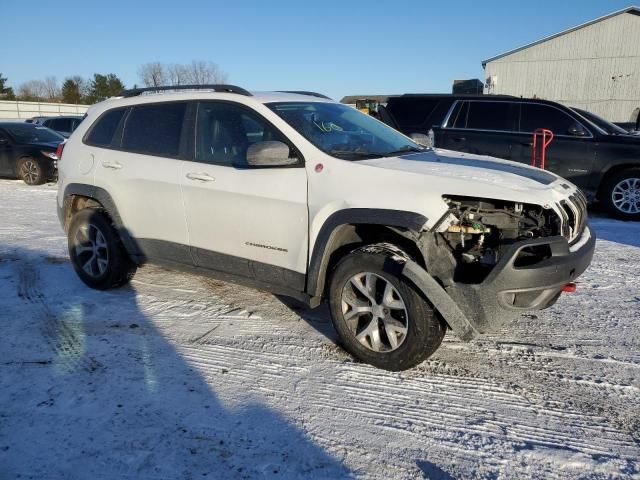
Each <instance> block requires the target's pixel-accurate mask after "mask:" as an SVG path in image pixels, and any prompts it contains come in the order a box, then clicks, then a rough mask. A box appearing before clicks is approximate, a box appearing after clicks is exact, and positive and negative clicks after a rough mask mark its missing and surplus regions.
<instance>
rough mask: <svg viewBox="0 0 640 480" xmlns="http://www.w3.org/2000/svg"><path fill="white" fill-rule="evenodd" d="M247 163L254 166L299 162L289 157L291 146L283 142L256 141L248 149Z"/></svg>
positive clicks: (285, 164)
mask: <svg viewBox="0 0 640 480" xmlns="http://www.w3.org/2000/svg"><path fill="white" fill-rule="evenodd" d="M247 163H248V164H249V165H251V166H254V167H286V166H289V165H295V164H296V163H298V159H297V158H289V146H288V145H287V144H285V143H282V142H276V141H268V142H256V143H254V144H252V145H251V146H249V148H248V150H247Z"/></svg>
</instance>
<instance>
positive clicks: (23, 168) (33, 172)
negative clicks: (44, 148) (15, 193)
mask: <svg viewBox="0 0 640 480" xmlns="http://www.w3.org/2000/svg"><path fill="white" fill-rule="evenodd" d="M20 175H21V176H22V179H23V180H24V181H25V182H26V183H28V184H33V183H35V182H36V181H37V180H38V165H37V164H36V162H35V160H30V159H29V160H25V161H23V162H22V163H21V164H20Z"/></svg>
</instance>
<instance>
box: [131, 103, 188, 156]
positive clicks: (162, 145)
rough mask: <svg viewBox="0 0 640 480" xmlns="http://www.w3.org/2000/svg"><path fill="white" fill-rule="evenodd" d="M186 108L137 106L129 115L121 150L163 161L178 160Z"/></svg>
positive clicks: (175, 106) (173, 105) (158, 105)
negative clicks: (174, 158) (158, 157)
mask: <svg viewBox="0 0 640 480" xmlns="http://www.w3.org/2000/svg"><path fill="white" fill-rule="evenodd" d="M186 111H187V104H186V103H184V102H180V103H163V104H149V105H138V106H136V107H133V108H132V110H131V113H129V115H128V117H127V120H126V122H125V126H124V133H123V136H122V149H123V150H127V151H129V152H135V153H147V154H150V155H158V156H161V157H177V156H178V155H179V153H180V137H181V134H182V124H183V121H184V116H185V112H186Z"/></svg>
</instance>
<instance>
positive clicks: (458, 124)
mask: <svg viewBox="0 0 640 480" xmlns="http://www.w3.org/2000/svg"><path fill="white" fill-rule="evenodd" d="M468 114H469V102H458V103H456V106H455V107H453V110H452V111H451V115H450V116H449V120H448V121H447V128H466V127H467V115H468Z"/></svg>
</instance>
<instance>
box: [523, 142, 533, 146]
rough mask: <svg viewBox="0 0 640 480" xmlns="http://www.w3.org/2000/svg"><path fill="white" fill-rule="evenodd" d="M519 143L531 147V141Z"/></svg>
mask: <svg viewBox="0 0 640 480" xmlns="http://www.w3.org/2000/svg"><path fill="white" fill-rule="evenodd" d="M520 145H522V146H523V147H533V143H532V142H529V143H527V142H522V143H521V144H520Z"/></svg>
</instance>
